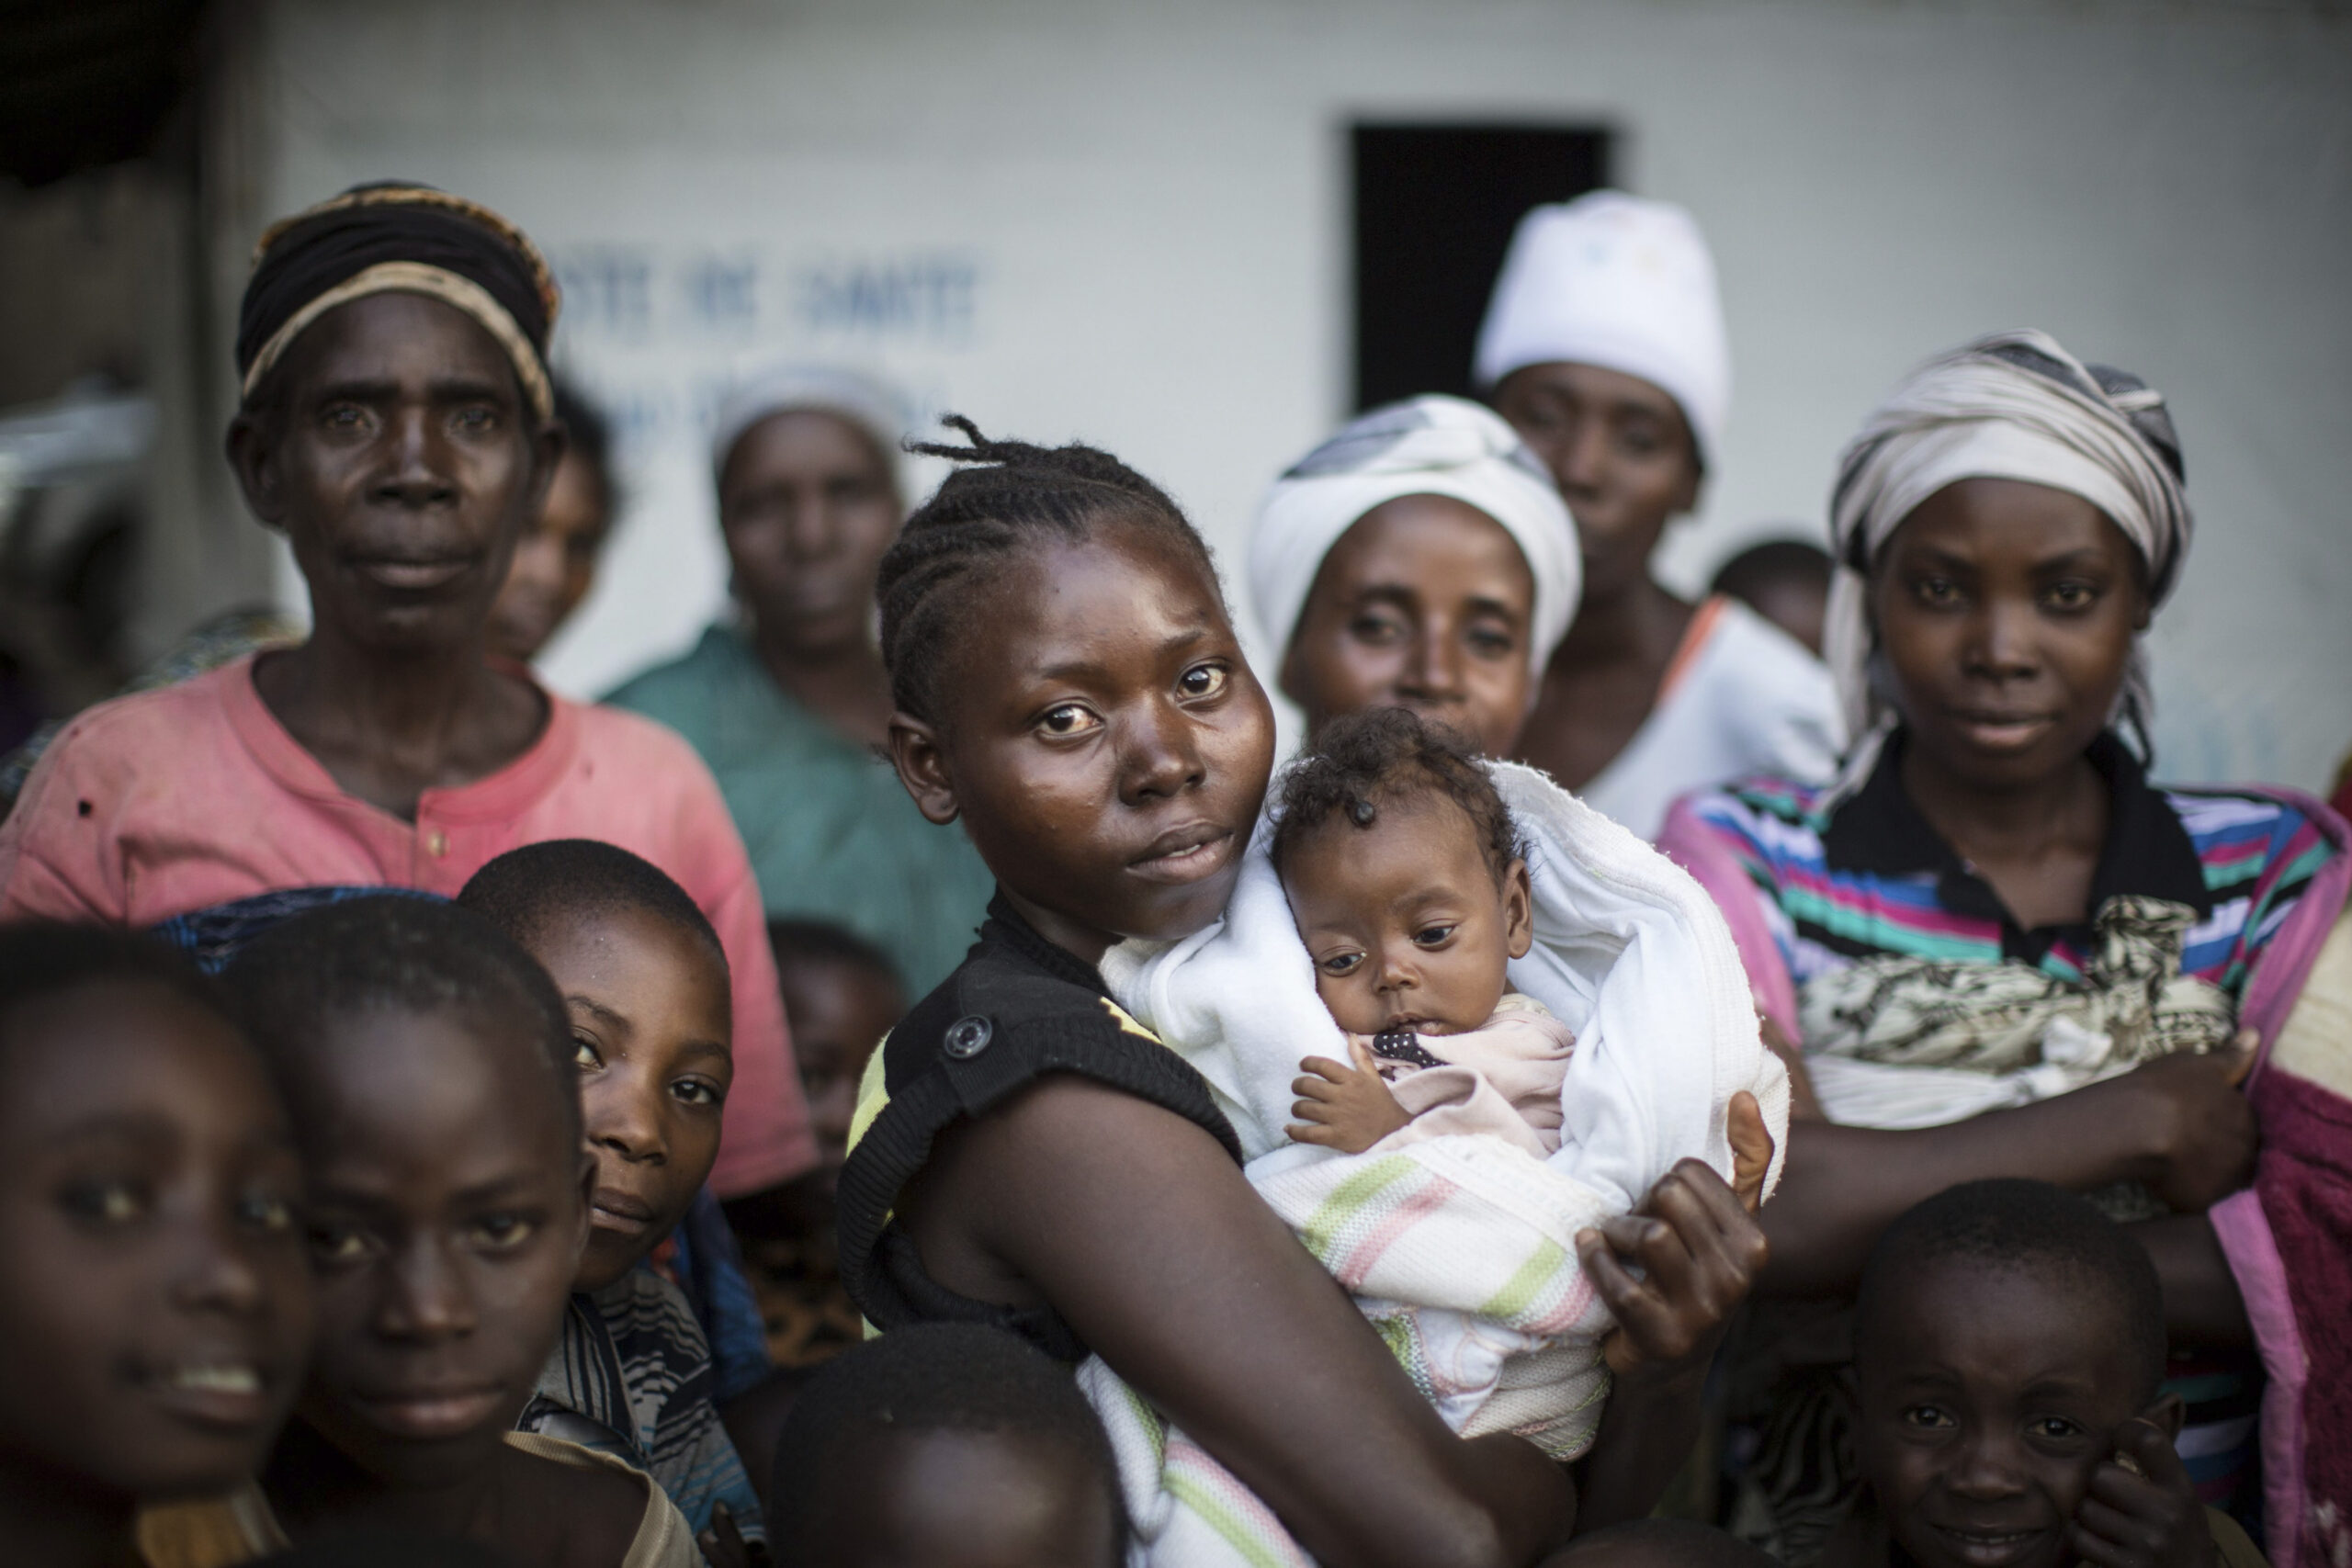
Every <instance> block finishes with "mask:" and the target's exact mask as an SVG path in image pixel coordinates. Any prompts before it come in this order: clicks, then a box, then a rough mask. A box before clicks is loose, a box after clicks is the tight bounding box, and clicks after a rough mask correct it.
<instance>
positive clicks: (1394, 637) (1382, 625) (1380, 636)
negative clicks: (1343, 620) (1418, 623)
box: [1348, 615, 1405, 648]
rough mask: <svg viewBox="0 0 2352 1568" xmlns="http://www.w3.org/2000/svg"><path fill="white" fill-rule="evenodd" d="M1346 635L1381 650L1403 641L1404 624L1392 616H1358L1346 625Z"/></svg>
mask: <svg viewBox="0 0 2352 1568" xmlns="http://www.w3.org/2000/svg"><path fill="white" fill-rule="evenodd" d="M1348 635H1349V636H1350V637H1353V638H1355V639H1356V640H1357V641H1358V642H1363V643H1370V644H1371V645H1372V646H1374V647H1375V648H1383V647H1385V646H1387V645H1388V644H1389V643H1392V642H1397V641H1401V640H1402V639H1403V637H1404V636H1405V624H1404V623H1403V622H1402V621H1399V620H1398V619H1397V617H1396V616H1394V615H1358V616H1357V617H1356V618H1355V619H1353V620H1351V621H1350V622H1349V623H1348Z"/></svg>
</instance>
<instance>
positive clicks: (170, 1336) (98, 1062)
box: [0, 923, 311, 1568]
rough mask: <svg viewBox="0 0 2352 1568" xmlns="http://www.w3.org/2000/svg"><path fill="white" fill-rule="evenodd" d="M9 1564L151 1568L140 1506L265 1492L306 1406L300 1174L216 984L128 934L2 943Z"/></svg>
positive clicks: (2, 1436)
mask: <svg viewBox="0 0 2352 1568" xmlns="http://www.w3.org/2000/svg"><path fill="white" fill-rule="evenodd" d="M0 1146H5V1147H6V1149H7V1151H8V1155H9V1161H8V1164H9V1168H10V1169H11V1170H13V1171H15V1172H16V1176H15V1178H14V1179H12V1180H11V1181H10V1182H9V1183H8V1184H7V1185H6V1187H5V1189H0V1255H5V1256H6V1258H9V1259H10V1260H11V1266H10V1267H9V1268H8V1269H6V1270H5V1271H0V1342H5V1343H6V1346H7V1354H6V1357H5V1358H0V1543H5V1544H0V1558H5V1559H6V1561H7V1562H40V1563H43V1564H58V1565H60V1568H80V1565H84V1564H87V1565H90V1568H96V1565H97V1564H100V1563H105V1564H115V1563H120V1562H130V1561H135V1560H136V1555H137V1554H136V1551H135V1549H134V1547H133V1544H132V1530H133V1520H134V1517H135V1516H136V1513H137V1510H138V1506H139V1502H140V1500H141V1499H142V1498H149V1497H157V1498H170V1497H177V1496H184V1495H213V1494H218V1493H220V1492H222V1491H225V1490H227V1489H228V1488H230V1487H232V1486H233V1485H236V1484H237V1483H240V1482H242V1481H243V1480H244V1479H245V1478H246V1477H248V1476H250V1475H251V1474H252V1473H253V1472H254V1470H255V1469H257V1468H258V1467H259V1466H260V1464H261V1462H262V1460H263V1458H264V1457H265V1456H266V1454H267V1453H268V1451H269V1444H270V1441H271V1439H272V1438H275V1437H276V1436H277V1429H278V1427H279V1426H280V1424H281V1423H282V1422H283V1421H284V1420H285V1418H286V1413H287V1411H288V1409H289V1408H290V1407H291V1406H292V1404H293V1402H294V1396H295V1394H296V1393H297V1392H298V1391H299V1390H300V1386H301V1378H302V1359H303V1353H304V1351H305V1349H306V1348H307V1347H308V1345H309V1341H310V1334H311V1280H310V1271H309V1269H308V1268H307V1267H306V1266H305V1264H304V1261H303V1258H302V1247H301V1237H300V1232H299V1231H298V1229H297V1228H296V1225H295V1222H294V1215H293V1208H292V1205H293V1203H294V1201H295V1200H296V1199H297V1198H298V1197H299V1195H300V1183H301V1172H300V1166H299V1164H298V1163H297V1160H296V1156H295V1153H294V1143H293V1138H292V1136H291V1135H290V1134H289V1133H288V1130H287V1124H286V1112H285V1111H284V1109H283V1107H282V1106H281V1104H280V1103H279V1100H278V1098H277V1090H276V1089H274V1088H272V1086H271V1084H270V1081H269V1077H268V1074H267V1072H266V1069H265V1068H264V1066H263V1065H262V1062H261V1059H260V1057H259V1056H258V1055H255V1053H254V1049H253V1047H252V1046H251V1045H250V1044H249V1043H247V1042H246V1041H245V1039H244V1038H243V1035H242V1034H241V1033H240V1032H238V1031H237V1029H236V1028H235V1027H234V1026H233V1025H232V1023H231V1022H230V1021H229V1020H228V1017H227V1016H226V1014H225V1012H224V1011H223V1009H222V1005H221V998H219V997H218V996H217V995H216V994H215V993H214V991H213V990H212V987H211V986H210V984H209V982H206V981H203V980H200V979H199V978H198V976H196V974H195V973H194V972H193V971H192V970H190V969H189V968H187V966H186V964H183V963H182V962H180V961H179V960H178V959H177V958H176V957H175V955H174V954H172V953H169V952H168V951H166V950H164V948H162V947H160V946H158V945H156V944H154V943H152V942H149V941H147V940H146V939H144V938H140V937H133V936H130V935H127V934H124V933H122V932H119V931H96V930H88V929H81V928H75V927H68V926H54V925H50V924H47V923H40V924H28V925H17V926H9V927H6V928H0Z"/></svg>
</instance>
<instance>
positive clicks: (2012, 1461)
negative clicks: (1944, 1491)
mask: <svg viewBox="0 0 2352 1568" xmlns="http://www.w3.org/2000/svg"><path fill="white" fill-rule="evenodd" d="M1948 1475H1949V1477H1950V1479H1949V1480H1948V1481H1947V1482H1946V1484H1947V1485H1949V1486H1950V1487H1951V1490H1952V1491H1953V1492H1954V1493H1955V1494H1956V1495H1960V1496H1962V1497H1966V1498H1968V1499H1969V1500H1970V1501H1972V1502H1977V1503H1993V1502H1998V1501H1999V1500H2001V1499H2002V1498H2005V1497H2013V1496H2015V1495H2017V1494H2018V1492H2020V1491H2021V1490H2023V1483H2022V1482H2021V1481H2020V1480H2019V1469H2018V1455H2017V1444H2016V1440H2015V1438H2013V1437H2012V1436H2011V1435H2010V1434H2009V1433H2007V1432H2001V1431H1993V1430H1983V1431H1979V1432H1976V1433H1974V1434H1973V1435H1972V1436H1970V1437H1968V1438H1965V1439H1964V1440H1963V1442H1962V1448H1961V1451H1960V1456H1959V1462H1958V1463H1957V1464H1955V1465H1954V1466H1953V1467H1952V1469H1951V1471H1950V1472H1948Z"/></svg>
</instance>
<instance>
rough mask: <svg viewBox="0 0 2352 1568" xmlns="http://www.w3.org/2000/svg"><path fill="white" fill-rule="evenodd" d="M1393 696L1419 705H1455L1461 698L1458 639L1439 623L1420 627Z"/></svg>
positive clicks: (1450, 630) (1451, 631)
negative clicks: (1411, 699)
mask: <svg viewBox="0 0 2352 1568" xmlns="http://www.w3.org/2000/svg"><path fill="white" fill-rule="evenodd" d="M1397 695H1399V696H1403V697H1410V698H1414V699H1416V700H1419V701H1422V702H1432V703H1451V702H1459V701H1461V700H1462V697H1463V682H1462V648H1461V639H1460V638H1459V637H1455V636H1454V635H1453V627H1451V626H1446V625H1444V624H1442V622H1437V621H1430V622H1425V623H1423V624H1422V625H1421V626H1419V628H1417V629H1416V631H1415V632H1414V634H1413V640H1412V644H1411V646H1410V648H1408V649H1407V651H1406V656H1405V668H1404V671H1403V672H1402V674H1401V675H1400V676H1399V678H1398V680H1397Z"/></svg>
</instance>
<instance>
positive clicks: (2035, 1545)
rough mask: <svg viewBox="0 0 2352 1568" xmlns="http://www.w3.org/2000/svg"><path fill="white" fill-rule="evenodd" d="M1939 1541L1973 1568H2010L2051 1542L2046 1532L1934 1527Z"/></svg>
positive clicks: (2042, 1530)
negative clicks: (2046, 1542) (2010, 1564)
mask: <svg viewBox="0 0 2352 1568" xmlns="http://www.w3.org/2000/svg"><path fill="white" fill-rule="evenodd" d="M1929 1528H1930V1529H1933V1530H1934V1531H1935V1532H1936V1536H1937V1539H1939V1540H1941V1541H1942V1542H1943V1544H1944V1547H1945V1550H1946V1551H1949V1552H1950V1553H1951V1556H1952V1557H1953V1558H1954V1559H1955V1560H1957V1561H1959V1562H1965V1563H1968V1564H1970V1568H2006V1565H2007V1564H2008V1563H2013V1562H2021V1561H2023V1560H2024V1559H2026V1558H2028V1557H2030V1556H2032V1555H2033V1554H2034V1553H2035V1552H2036V1551H2038V1550H2039V1549H2040V1548H2041V1545H2042V1544H2043V1543H2044V1542H2045V1541H2047V1540H2048V1539H2049V1536H2050V1532H2049V1531H2048V1530H2046V1529H2011V1530H1994V1529H1955V1528H1954V1527H1952V1526H1950V1525H1932V1526H1930V1527H1929Z"/></svg>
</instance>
